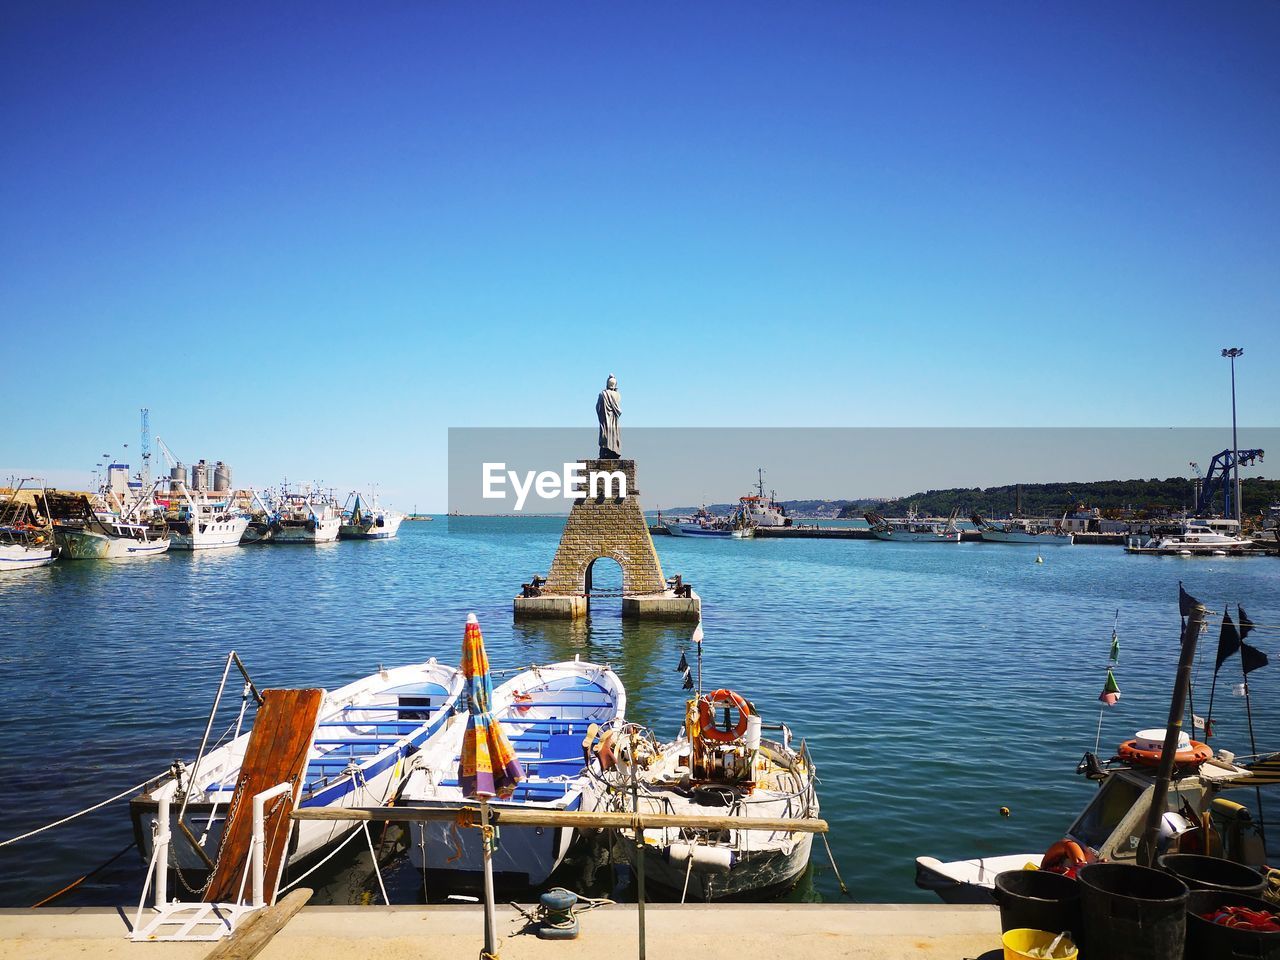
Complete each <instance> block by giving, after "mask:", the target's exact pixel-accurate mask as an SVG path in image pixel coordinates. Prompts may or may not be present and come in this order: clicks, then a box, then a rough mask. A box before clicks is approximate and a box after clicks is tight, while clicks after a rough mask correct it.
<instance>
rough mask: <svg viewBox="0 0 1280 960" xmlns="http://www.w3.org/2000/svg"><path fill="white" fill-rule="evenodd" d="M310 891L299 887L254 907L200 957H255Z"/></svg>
mask: <svg viewBox="0 0 1280 960" xmlns="http://www.w3.org/2000/svg"><path fill="white" fill-rule="evenodd" d="M314 892H315V891H313V890H310V889H308V888H307V887H299V888H298V889H297V890H293V891H290V892H289V893H286V894H285V895H284V899H282V900H281V901H280V902H279V903H277V904H274V905H272V906H270V907H263V908H262V909H261V910H255V911H254V912H253V913H251V914H249V916H247V917H246V918H245V919H244V921H243V922H242V923H241V924H240V925H239V926H237V927H236V928H235V930H234V931H232V933H231V936H229V937H226V938H225V939H223V940H220V941H218V945H217V946H216V947H214V948H213V949H212V950H210V951H209V953H208V955H207V956H206V957H205V958H204V960H250V958H251V957H256V956H257V955H258V954H260V953H261V952H262V951H263V950H264V949H266V946H267V944H268V943H270V942H271V938H272V937H274V936H275V935H276V934H277V933H279V932H280V931H281V930H283V929H284V925H285V924H286V923H288V922H289V921H290V920H292V919H293V915H294V914H295V913H297V912H298V911H299V910H301V909H302V908H303V907H305V906H306V905H307V901H308V900H310V899H311V895H312V893H314Z"/></svg>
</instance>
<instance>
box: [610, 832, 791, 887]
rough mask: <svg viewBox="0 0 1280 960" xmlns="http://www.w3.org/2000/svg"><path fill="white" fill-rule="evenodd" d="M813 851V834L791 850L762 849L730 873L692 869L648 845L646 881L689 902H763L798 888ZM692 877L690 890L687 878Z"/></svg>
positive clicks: (628, 846)
mask: <svg viewBox="0 0 1280 960" xmlns="http://www.w3.org/2000/svg"><path fill="white" fill-rule="evenodd" d="M623 848H624V849H625V850H626V851H627V856H628V859H630V860H632V861H633V862H634V858H635V845H634V844H633V843H631V842H629V841H626V840H624V841H623ZM812 850H813V834H811V833H805V834H800V835H799V837H798V840H797V842H796V844H795V845H794V846H793V847H792V848H791V849H790V850H780V849H771V850H761V851H753V852H750V853H747V854H746V855H744V856H743V857H741V858H740V859H737V860H735V861H734V863H733V865H732V866H730V868H729V870H728V872H726V873H720V872H716V871H706V872H704V871H701V870H699V869H697V867H696V866H695V867H694V868H693V869H690V867H689V863H688V861H686V860H679V859H674V858H672V857H671V856H670V853H669V848H668V849H658V848H655V847H654V846H653V845H652V844H648V843H646V844H645V851H644V853H645V861H644V871H645V880H646V882H652V883H653V884H655V885H656V886H659V887H662V888H663V889H664V890H666V891H667V892H668V893H673V894H675V895H676V896H677V897H683V898H684V899H685V900H688V901H697V900H702V901H708V900H732V899H735V898H739V897H751V898H752V899H759V898H761V897H766V896H769V895H771V894H777V893H782V892H784V891H786V890H789V889H790V888H791V887H793V886H795V884H796V881H798V880H799V879H800V876H801V874H803V873H804V871H805V868H806V867H808V866H809V857H810V854H811V853H812ZM686 875H687V877H688V888H687V889H686V886H685V877H686Z"/></svg>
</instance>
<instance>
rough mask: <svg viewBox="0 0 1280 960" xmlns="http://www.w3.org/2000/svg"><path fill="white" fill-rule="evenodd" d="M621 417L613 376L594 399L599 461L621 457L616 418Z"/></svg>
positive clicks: (620, 404)
mask: <svg viewBox="0 0 1280 960" xmlns="http://www.w3.org/2000/svg"><path fill="white" fill-rule="evenodd" d="M620 416H622V399H621V398H620V397H619V396H618V381H617V380H615V379H614V377H613V374H609V379H608V381H607V382H606V383H605V385H604V389H603V390H601V391H600V396H599V397H598V398H596V418H597V419H598V420H599V421H600V459H601V460H617V459H618V458H619V457H621V456H622V434H621V433H620V432H619V431H618V417H620Z"/></svg>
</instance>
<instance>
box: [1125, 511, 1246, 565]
mask: <svg viewBox="0 0 1280 960" xmlns="http://www.w3.org/2000/svg"><path fill="white" fill-rule="evenodd" d="M1217 523H1219V524H1220V523H1221V521H1217ZM1230 523H1231V524H1233V525H1234V523H1235V521H1230ZM1235 529H1236V531H1237V532H1231V531H1230V528H1228V529H1226V530H1224V529H1215V522H1214V521H1211V520H1204V519H1200V518H1191V519H1187V520H1184V521H1182V523H1181V524H1180V525H1179V527H1178V530H1177V532H1175V533H1169V534H1162V535H1159V536H1151V537H1130V538H1129V542H1128V543H1127V544H1126V545H1125V550H1126V551H1127V552H1129V553H1146V554H1155V555H1157V556H1184V557H1204V556H1216V557H1224V556H1241V555H1244V554H1247V553H1250V552H1252V550H1253V549H1254V544H1253V541H1252V540H1248V539H1245V538H1244V537H1241V536H1239V534H1238V529H1239V528H1238V527H1236V528H1235Z"/></svg>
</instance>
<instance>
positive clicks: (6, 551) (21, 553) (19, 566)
mask: <svg viewBox="0 0 1280 960" xmlns="http://www.w3.org/2000/svg"><path fill="white" fill-rule="evenodd" d="M57 558H58V552H57V550H56V549H54V547H53V546H52V545H49V546H44V545H40V546H34V547H30V546H26V545H25V544H21V543H0V572H3V571H5V570H30V569H31V568H32V567H47V566H48V565H49V564H51V563H53V561H54V560H56V559H57Z"/></svg>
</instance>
